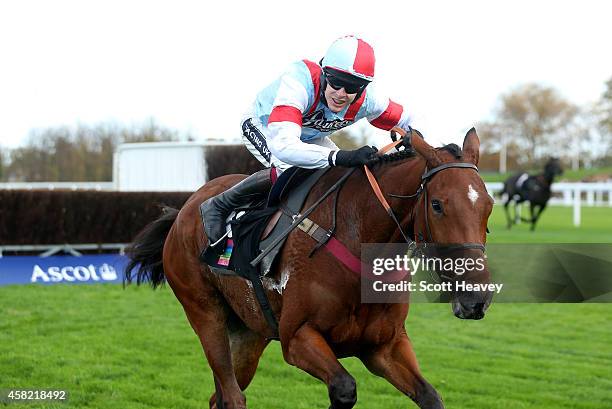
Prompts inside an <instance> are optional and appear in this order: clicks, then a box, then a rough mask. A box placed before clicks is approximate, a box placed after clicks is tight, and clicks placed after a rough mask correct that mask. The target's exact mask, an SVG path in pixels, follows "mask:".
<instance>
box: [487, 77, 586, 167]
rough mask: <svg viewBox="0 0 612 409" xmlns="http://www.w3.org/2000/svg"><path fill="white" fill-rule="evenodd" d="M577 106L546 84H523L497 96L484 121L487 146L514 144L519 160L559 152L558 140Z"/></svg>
mask: <svg viewBox="0 0 612 409" xmlns="http://www.w3.org/2000/svg"><path fill="white" fill-rule="evenodd" d="M577 113H578V108H577V107H576V106H575V105H573V104H572V103H570V102H568V101H566V100H565V99H564V98H563V97H561V96H560V95H559V94H558V92H557V91H556V90H555V89H553V88H550V87H544V86H541V85H538V84H526V85H522V86H519V87H517V88H515V89H514V90H512V91H510V92H509V93H508V94H505V95H502V96H501V97H500V104H499V107H498V108H497V109H496V110H495V112H494V118H493V120H492V121H490V122H486V123H484V125H485V126H486V127H488V128H489V130H490V131H491V132H490V133H489V139H490V140H488V141H487V146H488V148H489V149H496V148H497V149H503V148H504V147H507V146H508V145H509V144H514V145H516V147H517V148H518V151H519V152H518V153H519V154H520V155H521V156H522V157H523V158H524V160H523V161H522V162H524V163H526V164H529V165H532V164H534V162H535V160H536V159H539V158H541V157H543V156H548V155H550V154H556V155H559V153H560V152H559V151H558V149H557V147H558V143H559V141H561V140H563V139H565V138H566V134H567V131H568V128H569V126H570V124H571V123H572V121H573V120H574V118H575V116H576V114H577Z"/></svg>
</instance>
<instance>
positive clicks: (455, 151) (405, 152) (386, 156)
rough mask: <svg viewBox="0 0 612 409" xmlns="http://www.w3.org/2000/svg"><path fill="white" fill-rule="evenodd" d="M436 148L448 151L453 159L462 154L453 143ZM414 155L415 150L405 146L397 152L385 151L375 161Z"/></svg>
mask: <svg viewBox="0 0 612 409" xmlns="http://www.w3.org/2000/svg"><path fill="white" fill-rule="evenodd" d="M436 150H439V151H447V152H448V153H450V154H451V155H453V157H454V158H455V159H461V157H462V156H463V151H462V150H461V148H460V147H459V145H457V144H455V143H449V144H447V145H444V146H441V147H439V148H436ZM416 156H417V153H416V151H415V150H414V149H413V148H412V147H410V148H406V149H404V150H401V151H398V152H393V153H387V154H384V155H381V156H379V157H378V162H377V163H379V164H384V163H391V162H397V161H400V160H405V159H414V158H415V157H416Z"/></svg>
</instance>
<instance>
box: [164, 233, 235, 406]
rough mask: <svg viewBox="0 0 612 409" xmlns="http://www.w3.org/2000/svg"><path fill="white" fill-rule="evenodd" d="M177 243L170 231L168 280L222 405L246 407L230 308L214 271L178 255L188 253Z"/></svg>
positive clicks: (166, 261) (166, 255) (192, 258)
mask: <svg viewBox="0 0 612 409" xmlns="http://www.w3.org/2000/svg"><path fill="white" fill-rule="evenodd" d="M178 242H179V240H177V239H176V238H175V237H174V234H173V230H171V232H170V234H169V236H168V239H167V240H166V245H165V247H164V271H165V274H166V278H167V280H168V283H169V284H170V286H171V287H172V290H173V291H174V294H175V295H176V298H177V299H178V300H179V301H180V302H181V304H182V306H183V309H184V310H185V314H186V315H187V319H188V320H189V323H190V324H191V327H192V328H193V330H194V331H195V333H196V334H197V336H198V338H199V339H200V343H201V344H202V347H203V349H204V353H205V355H206V359H207V360H208V364H209V366H210V368H211V369H212V372H213V375H214V377H215V390H216V391H217V392H221V399H219V403H221V402H222V403H223V406H222V408H223V409H246V399H245V397H244V394H243V393H242V391H241V389H240V386H239V385H238V381H237V380H236V376H235V375H234V368H233V365H232V354H231V350H230V339H229V335H228V331H227V328H226V320H227V317H228V316H229V314H230V308H229V306H228V305H227V303H226V301H225V299H224V298H223V296H222V294H221V293H220V292H219V290H218V289H217V288H215V286H214V285H213V283H212V282H211V280H212V279H213V278H214V276H213V275H212V273H211V272H210V271H209V270H208V269H206V270H205V271H202V267H201V265H200V263H199V260H198V259H197V256H190V255H185V256H184V257H179V256H176V255H178V254H181V253H183V254H185V252H184V250H183V249H181V248H179V246H178V245H177V243H178ZM173 255H174V256H173ZM218 409H221V408H218Z"/></svg>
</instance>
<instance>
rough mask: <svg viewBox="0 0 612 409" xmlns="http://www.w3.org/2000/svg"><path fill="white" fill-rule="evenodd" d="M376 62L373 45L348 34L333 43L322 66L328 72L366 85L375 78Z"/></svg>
mask: <svg viewBox="0 0 612 409" xmlns="http://www.w3.org/2000/svg"><path fill="white" fill-rule="evenodd" d="M375 63H376V60H375V58H374V49H373V48H372V46H371V45H370V44H368V43H366V42H365V41H363V40H362V39H360V38H357V37H355V36H352V35H348V36H344V37H340V38H339V39H337V40H336V41H334V42H333V43H332V45H331V46H330V47H329V49H328V50H327V53H326V54H325V57H323V59H322V60H321V67H322V68H323V71H325V73H326V74H331V75H333V76H334V77H339V78H342V79H344V80H345V81H351V82H353V83H358V84H363V85H364V86H365V85H367V84H369V83H370V82H371V81H372V80H374V65H375Z"/></svg>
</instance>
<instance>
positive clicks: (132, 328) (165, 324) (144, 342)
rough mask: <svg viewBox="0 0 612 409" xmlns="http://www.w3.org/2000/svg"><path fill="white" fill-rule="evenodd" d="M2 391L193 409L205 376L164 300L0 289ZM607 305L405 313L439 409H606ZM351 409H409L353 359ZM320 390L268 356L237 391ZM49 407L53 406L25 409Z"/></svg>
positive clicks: (275, 349)
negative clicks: (470, 314)
mask: <svg viewBox="0 0 612 409" xmlns="http://www.w3.org/2000/svg"><path fill="white" fill-rule="evenodd" d="M0 297H1V298H0V312H1V314H2V318H3V319H2V321H1V322H0V345H1V347H0V368H1V370H0V388H9V387H15V388H58V389H67V390H68V391H69V393H70V400H69V404H68V405H56V406H57V407H72V408H87V407H90V408H118V409H119V408H121V409H124V408H126V409H127V408H145V407H150V408H202V407H205V406H206V402H207V399H208V397H209V395H210V394H211V393H212V390H213V386H212V380H211V374H210V370H209V369H208V366H207V365H206V363H205V360H204V358H203V353H202V351H201V349H200V346H199V343H198V341H197V338H196V336H195V335H194V333H193V332H192V330H191V327H190V326H189V325H188V323H187V320H186V319H185V317H184V315H183V312H182V309H181V308H180V306H179V304H178V303H177V302H176V300H175V299H174V296H173V295H172V292H171V291H169V290H168V289H167V288H165V289H163V290H161V291H156V292H153V291H151V290H150V289H148V288H146V287H145V288H133V287H130V288H128V289H126V290H123V289H122V288H121V287H120V286H117V285H95V286H70V285H59V286H53V287H44V286H21V287H8V288H3V289H0ZM610 307H611V306H610V305H609V304H580V305H576V304H549V305H536V304H497V305H493V306H492V307H491V309H490V311H489V314H488V317H487V318H486V319H485V320H483V321H478V322H470V321H462V320H458V319H456V318H454V317H453V316H452V314H451V312H450V308H449V306H448V305H444V304H441V305H439V304H414V305H413V306H412V311H411V314H410V317H409V319H408V323H407V324H408V325H407V326H408V331H409V334H410V336H411V338H412V341H413V344H414V347H415V350H416V352H417V355H418V357H419V361H420V364H421V369H422V371H423V373H424V374H425V376H426V377H427V378H428V379H429V381H430V382H431V383H432V384H433V385H435V386H436V388H437V389H438V390H439V392H440V393H441V394H442V396H443V398H444V400H445V402H446V404H447V407H448V408H537V409H546V408H560V407H567V408H576V409H579V408H584V409H587V408H589V409H601V408H607V407H611V405H612V401H610V398H611V395H610V390H612V379H611V377H610V375H611V372H610V367H612V332H611V331H610V323H609V317H610V313H612V308H610ZM343 363H344V364H345V365H346V367H347V369H348V370H349V371H350V372H351V373H352V374H353V375H354V376H355V378H356V379H357V383H358V388H359V402H358V405H357V407H358V408H394V407H406V408H408V407H415V406H413V404H412V403H410V402H408V399H407V398H406V397H404V396H402V395H401V394H400V393H399V392H397V391H396V390H395V389H394V388H393V387H391V386H390V385H388V384H387V383H386V382H385V381H384V380H382V379H380V378H376V377H374V376H372V375H370V374H369V373H368V372H367V371H366V370H365V369H364V368H363V366H362V364H361V363H360V362H359V361H357V360H356V359H346V360H343ZM326 395H327V393H326V389H325V387H324V386H323V385H322V384H320V383H319V382H318V381H316V380H314V379H313V378H311V377H310V376H308V375H306V374H305V373H303V372H301V371H299V370H298V369H296V368H294V367H290V366H288V365H287V364H285V363H284V362H283V360H282V356H281V352H280V349H279V345H278V343H273V344H271V345H270V347H269V348H268V350H267V351H266V353H265V354H264V357H263V359H262V362H261V363H260V368H259V370H258V372H257V376H256V378H255V380H254V382H253V384H252V385H251V386H250V387H249V389H248V390H247V398H248V402H249V404H250V405H251V406H250V407H253V408H304V409H306V408H308V409H312V408H327V406H328V402H327V398H326ZM30 406H31V407H53V406H52V405H44V404H39V405H30Z"/></svg>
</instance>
